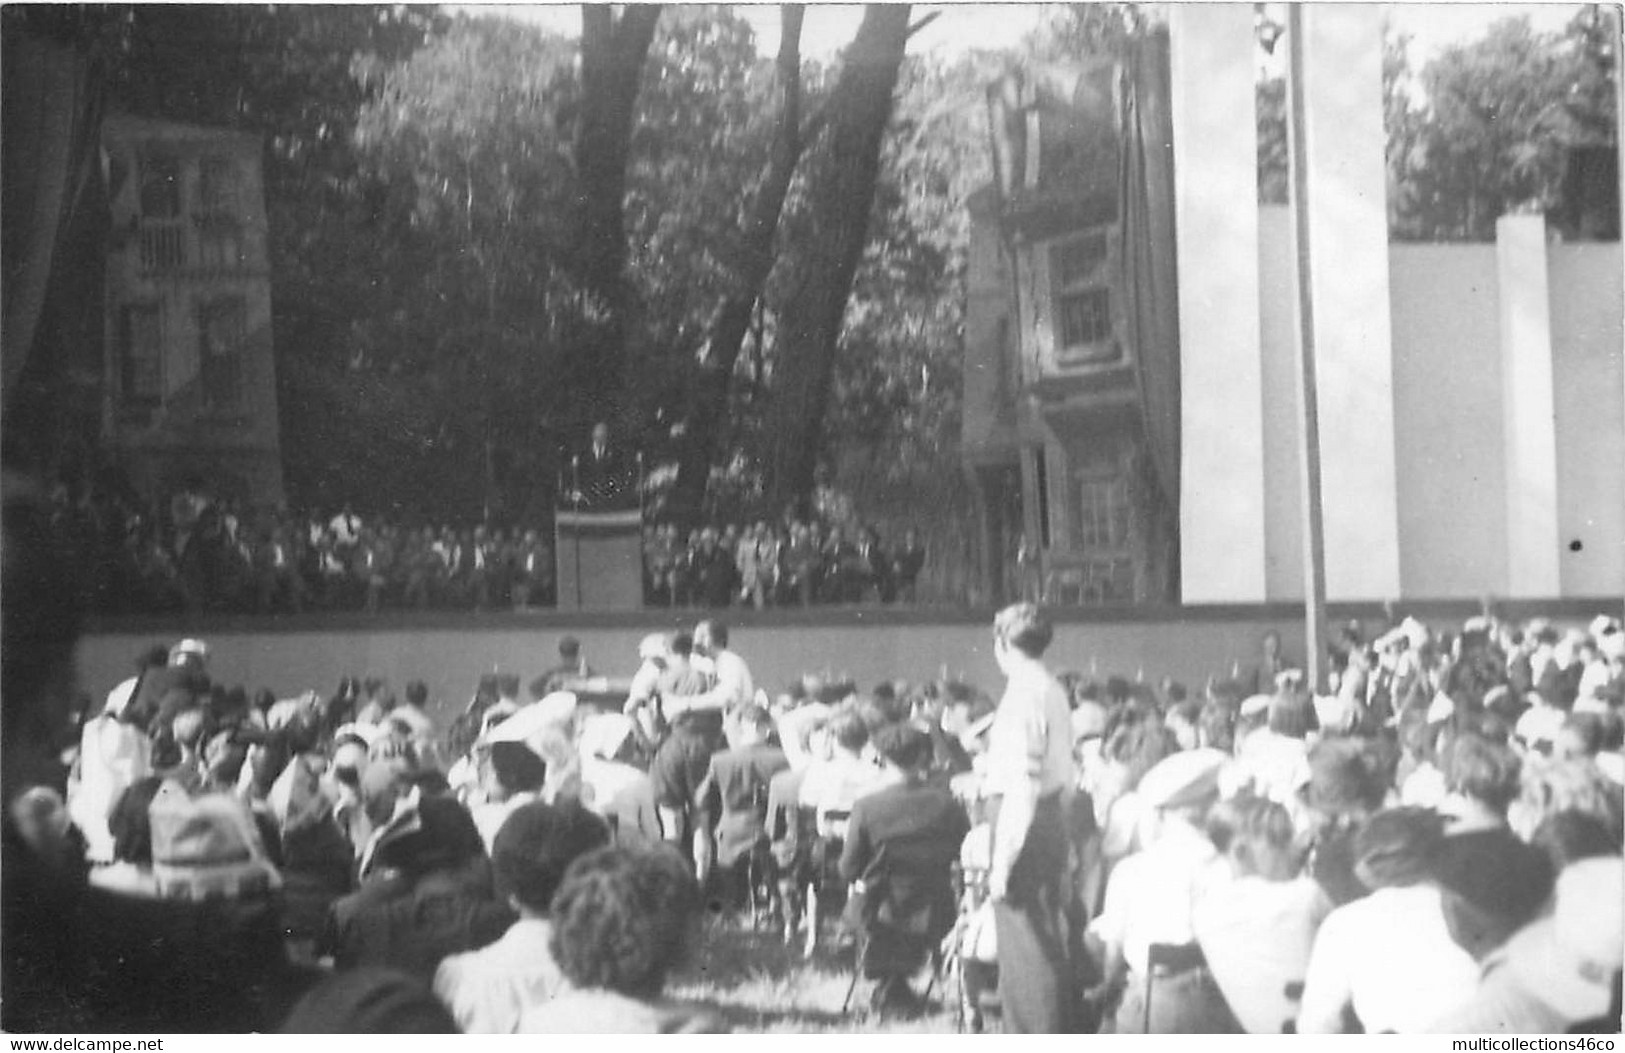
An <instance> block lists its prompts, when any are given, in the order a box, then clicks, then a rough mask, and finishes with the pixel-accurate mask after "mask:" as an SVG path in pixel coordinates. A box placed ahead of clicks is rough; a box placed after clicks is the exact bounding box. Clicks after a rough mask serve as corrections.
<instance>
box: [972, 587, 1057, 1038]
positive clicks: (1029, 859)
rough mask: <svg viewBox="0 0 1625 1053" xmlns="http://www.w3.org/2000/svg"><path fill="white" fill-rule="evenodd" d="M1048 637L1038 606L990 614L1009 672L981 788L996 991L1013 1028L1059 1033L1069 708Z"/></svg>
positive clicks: (1002, 664)
mask: <svg viewBox="0 0 1625 1053" xmlns="http://www.w3.org/2000/svg"><path fill="white" fill-rule="evenodd" d="M1054 635H1055V632H1054V629H1053V628H1052V627H1051V626H1050V624H1049V622H1048V620H1046V619H1045V618H1044V616H1043V615H1042V614H1040V613H1039V610H1038V608H1037V606H1036V605H1034V604H1031V603H1018V604H1014V605H1012V606H1010V607H1006V608H1005V609H1004V610H1002V611H1000V612H999V614H998V616H997V617H996V618H994V620H993V656H994V658H995V659H996V660H997V661H998V663H999V668H1000V669H1001V670H1002V671H1003V672H1004V674H1005V676H1006V677H1007V678H1008V685H1007V686H1006V688H1005V692H1004V697H1003V698H1002V699H1000V701H999V708H998V710H997V711H996V712H995V713H994V716H993V726H992V729H991V733H990V735H991V738H990V743H989V747H988V757H987V779H986V784H985V785H986V792H987V795H988V797H989V803H990V805H991V810H992V813H993V816H994V818H993V852H992V865H991V867H990V868H989V871H988V895H989V896H990V898H991V899H992V900H993V904H994V907H993V909H994V919H995V924H996V926H997V935H998V947H999V997H1000V999H1001V1000H1002V1002H1003V1004H1004V1026H1005V1030H1006V1031H1007V1032H1009V1033H1012V1034H1037V1035H1045V1034H1064V1033H1067V1032H1068V1031H1071V1030H1073V1029H1074V1028H1075V1027H1076V1025H1077V1023H1078V1020H1077V1007H1076V995H1077V984H1076V983H1075V982H1074V979H1073V975H1072V965H1071V961H1070V958H1069V956H1068V953H1067V948H1068V945H1069V943H1070V940H1069V938H1068V937H1069V934H1068V932H1067V928H1066V919H1065V912H1066V894H1065V890H1066V875H1067V869H1068V860H1069V852H1070V845H1071V836H1070V832H1071V823H1070V822H1069V819H1068V815H1069V813H1070V811H1071V806H1072V797H1073V794H1074V792H1075V790H1074V788H1075V787H1076V786H1077V783H1078V779H1077V771H1076V769H1075V766H1074V762H1073V759H1072V713H1071V708H1070V706H1069V705H1068V704H1067V696H1066V691H1065V689H1063V688H1062V687H1061V685H1060V684H1059V683H1058V682H1057V681H1056V679H1055V677H1054V676H1052V675H1051V674H1050V672H1049V670H1048V669H1047V668H1045V666H1044V663H1043V655H1044V651H1045V649H1046V648H1048V647H1049V644H1050V640H1051V639H1053V637H1054Z"/></svg>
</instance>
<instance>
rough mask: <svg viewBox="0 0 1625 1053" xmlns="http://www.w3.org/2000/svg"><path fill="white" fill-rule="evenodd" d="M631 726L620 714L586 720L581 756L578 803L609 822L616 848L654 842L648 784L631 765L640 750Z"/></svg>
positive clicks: (656, 827)
mask: <svg viewBox="0 0 1625 1053" xmlns="http://www.w3.org/2000/svg"><path fill="white" fill-rule="evenodd" d="M641 741H642V737H641V735H640V734H639V733H638V727H637V724H636V723H635V722H634V721H633V720H632V718H631V717H629V716H626V715H625V714H623V713H599V714H597V715H595V716H591V717H588V718H587V719H586V721H585V722H584V723H583V724H582V727H581V736H580V738H579V740H578V741H577V743H576V746H577V748H578V749H579V750H580V752H581V803H582V804H584V805H586V806H587V807H588V808H590V809H592V810H593V811H594V812H596V813H598V815H600V816H601V817H603V819H604V821H605V822H607V823H609V828H610V834H611V836H612V838H613V840H614V841H615V843H616V844H640V843H645V842H653V841H658V840H660V815H659V813H658V812H657V811H656V809H655V791H654V784H652V783H651V782H650V781H649V776H648V775H646V774H645V773H644V772H643V771H642V770H641V769H640V768H638V767H636V766H635V765H634V764H633V763H632V761H633V758H635V757H637V756H638V755H639V753H640V752H641V748H640V746H639V743H640V742H641Z"/></svg>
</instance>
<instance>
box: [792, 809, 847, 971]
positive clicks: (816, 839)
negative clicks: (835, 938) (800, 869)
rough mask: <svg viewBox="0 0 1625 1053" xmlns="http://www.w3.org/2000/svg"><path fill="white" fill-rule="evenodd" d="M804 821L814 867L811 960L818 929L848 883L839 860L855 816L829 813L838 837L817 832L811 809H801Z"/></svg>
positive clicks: (809, 898) (810, 893) (809, 889)
mask: <svg viewBox="0 0 1625 1053" xmlns="http://www.w3.org/2000/svg"><path fill="white" fill-rule="evenodd" d="M799 814H800V816H801V817H802V818H803V819H806V820H808V826H807V829H808V831H809V833H810V836H811V838H812V841H811V844H812V855H813V860H812V867H811V868H810V869H811V873H810V874H809V875H808V880H807V888H806V901H807V917H806V921H807V943H806V946H805V948H804V951H803V953H804V954H805V956H806V957H808V958H811V957H812V956H813V952H814V951H815V950H817V949H818V933H819V927H820V925H821V924H822V922H823V919H824V914H825V913H826V912H827V911H828V909H829V908H831V907H838V906H839V905H840V903H841V902H842V900H843V898H844V897H843V896H842V893H843V892H844V891H845V888H846V885H845V882H843V881H842V880H841V872H840V861H841V848H842V846H843V844H844V843H845V842H844V835H845V833H846V823H847V820H848V819H850V818H851V817H852V813H851V812H849V811H836V810H833V809H832V810H830V811H826V812H825V813H824V818H825V819H826V820H827V821H828V822H829V823H830V824H831V826H832V827H833V828H834V829H835V830H837V831H839V834H838V835H837V834H833V833H832V834H831V835H830V836H827V837H826V836H824V835H823V834H821V833H819V831H818V823H817V814H816V812H814V810H813V809H811V808H802V809H799Z"/></svg>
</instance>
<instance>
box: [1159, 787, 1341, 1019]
mask: <svg viewBox="0 0 1625 1053" xmlns="http://www.w3.org/2000/svg"><path fill="white" fill-rule="evenodd" d="M1220 813H1223V817H1222V818H1221V815H1220ZM1220 825H1222V826H1223V828H1224V830H1225V834H1226V836H1225V837H1223V838H1222V840H1224V841H1225V842H1226V843H1225V844H1223V845H1220V844H1219V843H1218V842H1219V840H1221V838H1219V837H1215V847H1218V848H1220V849H1221V851H1223V853H1224V865H1223V866H1221V867H1218V868H1215V869H1214V871H1212V873H1211V875H1210V879H1209V880H1208V881H1206V882H1204V883H1203V884H1202V885H1201V886H1200V887H1199V889H1198V892H1197V899H1196V904H1195V907H1194V909H1193V911H1192V914H1191V927H1192V929H1193V930H1194V932H1195V933H1196V942H1197V943H1198V944H1200V945H1201V947H1202V955H1203V957H1204V958H1206V959H1207V963H1208V968H1209V969H1210V970H1211V971H1212V973H1213V978H1214V980H1215V981H1216V982H1217V983H1218V985H1219V990H1220V991H1221V992H1222V993H1223V995H1224V999H1225V1001H1226V1003H1228V1004H1229V1006H1230V1009H1231V1011H1232V1012H1233V1013H1235V1015H1236V1019H1237V1020H1238V1021H1239V1022H1240V1023H1241V1026H1242V1027H1243V1028H1245V1029H1246V1030H1247V1031H1249V1032H1251V1033H1253V1034H1265V1035H1269V1034H1278V1033H1280V1031H1281V1030H1282V1028H1283V1025H1285V1024H1288V1023H1290V1022H1291V1021H1292V1018H1293V1017H1294V1015H1295V1014H1296V1003H1295V1002H1294V1001H1292V1000H1291V999H1289V998H1288V985H1289V984H1296V983H1300V982H1302V980H1303V978H1304V974H1305V972H1306V971H1307V969H1308V967H1309V952H1310V950H1311V948H1313V946H1314V941H1315V930H1317V929H1318V928H1319V927H1320V923H1321V921H1322V920H1323V919H1324V918H1325V917H1326V915H1327V914H1328V913H1330V912H1331V909H1332V903H1331V900H1329V899H1328V898H1327V897H1326V894H1325V892H1323V891H1321V888H1320V886H1319V885H1317V884H1315V881H1314V879H1313V878H1311V877H1309V876H1308V875H1307V874H1305V873H1304V872H1303V852H1302V850H1301V849H1300V848H1299V846H1298V845H1297V844H1296V837H1295V832H1294V830H1293V827H1292V817H1291V816H1290V815H1289V814H1288V813H1287V810H1286V809H1285V808H1284V807H1282V806H1281V805H1279V804H1277V803H1275V802H1274V801H1271V800H1267V799H1265V798H1261V797H1253V796H1243V797H1237V798H1233V799H1232V800H1229V801H1221V802H1220V803H1219V805H1218V806H1216V807H1215V808H1214V811H1213V814H1212V815H1210V816H1209V818H1208V830H1209V835H1210V836H1214V834H1215V826H1220Z"/></svg>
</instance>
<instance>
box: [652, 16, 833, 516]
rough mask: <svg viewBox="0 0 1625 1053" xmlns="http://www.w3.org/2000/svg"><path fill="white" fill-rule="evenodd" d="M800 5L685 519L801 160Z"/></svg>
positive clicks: (674, 501)
mask: <svg viewBox="0 0 1625 1053" xmlns="http://www.w3.org/2000/svg"><path fill="white" fill-rule="evenodd" d="M805 14H806V7H805V5H803V4H785V5H784V8H783V15H782V26H781V29H780V33H779V57H778V75H779V84H780V85H781V87H782V89H783V92H784V101H783V104H782V105H781V107H780V109H779V124H778V129H777V131H776V132H775V134H774V138H773V152H772V155H771V157H770V158H769V160H768V168H767V174H766V176H765V178H764V179H763V180H762V186H761V189H760V191H758V193H757V195H756V200H755V202H754V203H753V206H752V209H751V217H750V221H749V227H748V229H747V233H746V237H745V246H744V265H743V267H742V268H741V270H740V273H739V275H738V280H737V284H736V286H735V288H734V290H733V292H732V293H730V294H729V296H728V297H727V299H725V300H723V302H722V304H721V306H720V307H718V309H717V312H716V314H715V315H714V316H713V317H712V319H711V332H710V334H709V339H708V351H707V354H706V360H705V363H704V365H703V366H702V367H701V369H700V372H699V373H698V375H697V376H696V378H695V381H694V388H693V392H692V396H691V397H692V401H691V404H690V406H689V413H688V422H687V423H688V431H687V434H686V435H685V436H684V439H683V446H682V451H681V454H680V456H679V460H678V469H677V484H676V486H675V488H674V489H673V493H672V497H671V507H672V512H673V514H674V515H675V517H676V518H677V519H678V520H679V521H681V522H683V523H692V522H694V521H695V520H697V519H698V518H699V516H700V514H701V512H702V510H703V506H704V503H705V488H706V482H707V480H708V479H709V478H710V475H711V465H712V462H713V461H714V460H716V458H717V456H718V454H719V452H720V451H719V450H718V446H719V445H720V438H721V434H722V422H723V419H724V417H726V415H727V412H728V396H729V393H730V391H731V389H732V386H733V374H734V366H735V364H736V363H737V362H738V361H739V349H740V348H741V347H742V346H743V345H744V342H745V335H746V333H748V332H749V331H750V323H751V315H752V312H753V311H754V309H755V307H756V304H757V302H758V301H759V300H760V299H761V295H762V287H763V286H764V285H766V284H767V277H768V275H769V274H770V273H772V270H773V261H774V255H773V240H774V237H775V236H776V235H777V233H778V229H779V216H780V214H781V213H782V212H783V211H784V199H785V197H786V196H787V195H788V193H789V190H790V179H791V177H792V176H794V175H795V170H796V164H797V162H798V161H799V160H800V158H801V148H802V134H801V23H802V20H803V17H804V16H805Z"/></svg>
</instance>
